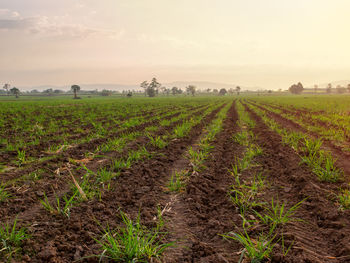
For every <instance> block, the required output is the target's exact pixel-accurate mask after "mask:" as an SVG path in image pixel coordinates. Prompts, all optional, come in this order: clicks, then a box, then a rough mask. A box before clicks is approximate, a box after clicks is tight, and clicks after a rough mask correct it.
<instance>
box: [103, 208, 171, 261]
mask: <svg viewBox="0 0 350 263" xmlns="http://www.w3.org/2000/svg"><path fill="white" fill-rule="evenodd" d="M121 217H122V220H123V223H124V226H123V227H119V228H117V229H116V230H111V229H110V228H109V227H107V229H105V230H104V235H103V237H102V239H101V240H97V242H98V243H99V244H100V245H101V246H102V250H103V252H102V253H101V254H100V255H99V257H100V260H102V259H103V258H107V259H109V260H112V261H113V262H149V261H152V260H154V259H157V258H158V259H159V258H160V256H161V255H162V253H163V252H164V250H165V249H166V248H168V247H170V246H172V245H173V244H172V243H162V240H163V239H164V237H165V233H162V232H160V228H161V224H159V223H158V224H157V227H156V228H155V229H148V228H146V227H145V226H143V225H142V224H141V220H140V216H138V217H137V219H136V221H132V220H131V219H129V218H128V217H127V215H126V214H124V213H121Z"/></svg>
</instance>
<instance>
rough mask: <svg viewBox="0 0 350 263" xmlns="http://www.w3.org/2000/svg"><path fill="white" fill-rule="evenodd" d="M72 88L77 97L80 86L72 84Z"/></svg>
mask: <svg viewBox="0 0 350 263" xmlns="http://www.w3.org/2000/svg"><path fill="white" fill-rule="evenodd" d="M71 90H72V91H73V92H74V99H77V98H78V97H77V92H78V91H79V90H80V86H78V85H72V87H71Z"/></svg>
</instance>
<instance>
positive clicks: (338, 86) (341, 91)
mask: <svg viewBox="0 0 350 263" xmlns="http://www.w3.org/2000/svg"><path fill="white" fill-rule="evenodd" d="M335 90H336V91H337V92H338V93H339V94H342V93H345V92H346V88H344V87H342V86H340V85H337V87H336V88H335Z"/></svg>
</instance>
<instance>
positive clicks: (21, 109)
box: [0, 95, 350, 263]
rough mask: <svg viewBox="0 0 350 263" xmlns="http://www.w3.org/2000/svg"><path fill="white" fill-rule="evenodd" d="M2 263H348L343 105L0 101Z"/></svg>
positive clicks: (349, 155) (238, 99)
mask: <svg viewBox="0 0 350 263" xmlns="http://www.w3.org/2000/svg"><path fill="white" fill-rule="evenodd" d="M0 115H1V118H0V135H1V136H0V218H1V220H0V224H1V225H0V241H1V242H0V261H1V262H245V263H247V262H335V263H342V262H350V186H349V176H350V97H349V96H343V97H338V96H317V97H312V96H310V97H302V96H284V97H274V96H266V97H263V96H259V97H258V96H242V95H240V96H232V95H231V96H222V97H219V96H218V97H194V98H192V97H174V98H167V97H163V98H161V97H159V98H136V97H135V98H89V99H88V98H86V99H85V98H84V99H83V100H74V101H73V100H72V99H59V100H52V99H50V100H38V101H34V100H25V101H0Z"/></svg>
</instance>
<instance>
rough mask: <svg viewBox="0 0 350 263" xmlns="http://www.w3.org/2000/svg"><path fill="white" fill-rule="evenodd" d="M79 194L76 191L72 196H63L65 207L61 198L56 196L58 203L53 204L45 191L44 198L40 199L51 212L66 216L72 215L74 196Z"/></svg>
mask: <svg viewBox="0 0 350 263" xmlns="http://www.w3.org/2000/svg"><path fill="white" fill-rule="evenodd" d="M76 194H77V192H75V193H74V194H73V195H72V196H71V197H70V198H68V197H67V196H66V195H64V196H63V201H64V205H63V207H61V201H60V198H59V197H57V196H56V198H55V199H56V204H55V206H54V205H51V203H50V202H49V200H48V198H47V196H46V194H45V193H44V200H40V203H41V204H42V205H43V207H44V208H45V209H46V210H47V211H49V212H50V213H51V214H55V215H59V214H61V215H63V216H65V217H70V209H71V208H72V207H73V205H74V197H75V195H76Z"/></svg>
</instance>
